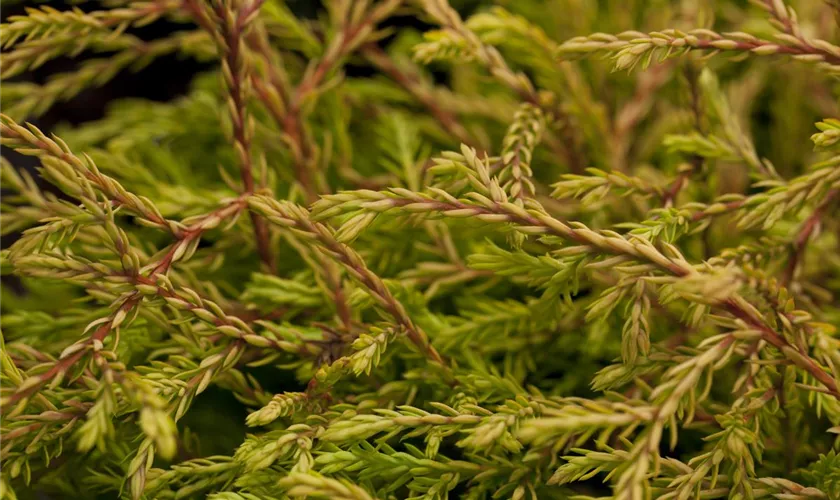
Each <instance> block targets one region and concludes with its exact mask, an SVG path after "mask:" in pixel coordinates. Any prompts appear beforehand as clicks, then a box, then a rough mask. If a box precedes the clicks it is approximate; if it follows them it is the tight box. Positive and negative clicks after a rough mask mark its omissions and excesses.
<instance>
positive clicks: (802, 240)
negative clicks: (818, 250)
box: [781, 189, 840, 287]
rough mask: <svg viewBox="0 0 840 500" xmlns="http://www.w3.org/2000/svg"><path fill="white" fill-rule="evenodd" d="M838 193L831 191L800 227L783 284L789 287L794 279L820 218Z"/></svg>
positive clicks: (839, 191) (786, 267)
mask: <svg viewBox="0 0 840 500" xmlns="http://www.w3.org/2000/svg"><path fill="white" fill-rule="evenodd" d="M838 195H840V190H837V189H834V190H832V191H830V192H829V193H828V195H827V196H826V197H825V199H824V200H823V202H822V203H820V204H819V206H817V208H816V209H815V210H814V211H813V213H811V215H810V216H808V218H807V219H805V222H804V223H803V224H802V227H800V228H799V231H798V232H797V233H796V237H795V238H794V240H793V245H792V247H793V249H792V251H791V254H790V257H789V258H788V262H787V265H786V266H785V270H784V273H783V274H782V280H781V282H782V286H785V287H787V286H788V285H789V284H790V283H791V282H792V281H793V277H794V275H795V274H796V269H797V268H798V267H799V266H800V264H801V263H802V261H803V260H804V257H805V247H807V245H808V240H809V239H810V238H811V235H812V234H813V233H814V231H816V229H817V227H819V224H820V219H821V218H822V216H823V214H824V213H825V211H826V209H827V208H828V207H829V206H830V205H831V204H832V203H834V200H836V199H837V197H838Z"/></svg>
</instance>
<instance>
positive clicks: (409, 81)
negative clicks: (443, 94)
mask: <svg viewBox="0 0 840 500" xmlns="http://www.w3.org/2000/svg"><path fill="white" fill-rule="evenodd" d="M362 55H364V56H365V58H367V60H368V61H370V62H371V63H372V64H373V65H374V66H376V67H377V68H379V70H381V71H382V72H384V73H385V74H387V75H388V76H390V77H391V78H392V79H393V80H394V81H395V82H397V83H398V84H400V86H402V87H403V88H404V89H405V90H407V91H408V92H409V93H410V94H411V95H412V96H414V98H415V99H417V100H418V101H419V102H420V103H421V104H422V105H423V106H425V107H426V109H428V110H429V112H430V113H432V115H433V116H434V117H435V119H437V121H438V122H439V123H440V124H441V126H442V127H443V128H444V129H446V131H447V132H449V133H450V134H452V135H453V136H454V137H455V138H456V139H457V140H458V142H461V143H463V144H466V145H468V146H471V147H474V148H477V147H478V145H477V143H476V142H475V140H474V139H473V138H472V137H471V136H470V134H469V132H467V129H465V128H464V126H463V125H461V123H460V122H459V121H458V117H457V116H455V114H454V113H450V112H449V111H447V110H445V109H443V108H442V107H441V106H440V104H439V103H438V102H437V100H435V98H434V96H433V95H431V93H429V91H428V90H427V89H426V88H425V87H424V86H423V84H422V82H421V81H420V78H419V77H418V76H417V75H415V74H412V73H409V72H407V71H404V70H402V69H400V68H399V67H398V66H397V64H396V63H395V62H394V61H393V60H392V59H391V58H390V57H388V54H386V53H385V51H384V50H382V49H381V48H379V46H377V45H376V44H373V43H368V44H366V45H365V46H363V47H362Z"/></svg>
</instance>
